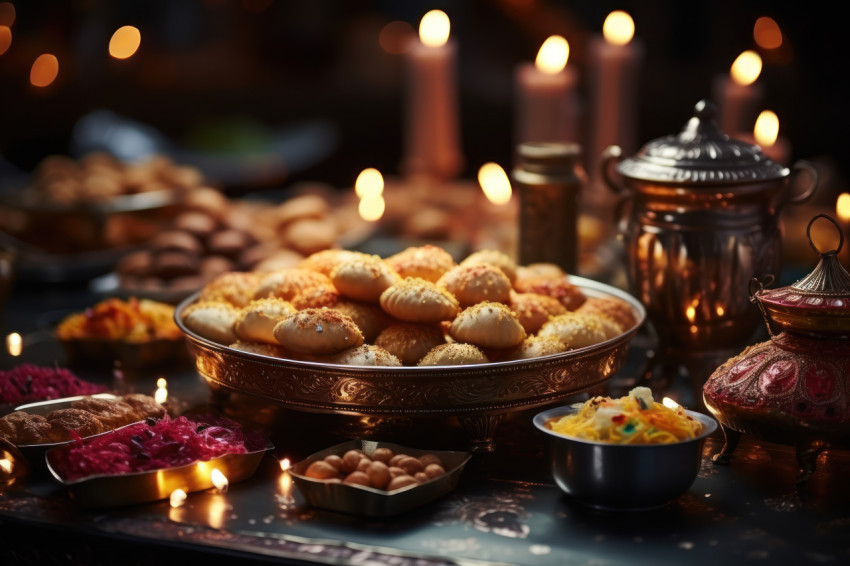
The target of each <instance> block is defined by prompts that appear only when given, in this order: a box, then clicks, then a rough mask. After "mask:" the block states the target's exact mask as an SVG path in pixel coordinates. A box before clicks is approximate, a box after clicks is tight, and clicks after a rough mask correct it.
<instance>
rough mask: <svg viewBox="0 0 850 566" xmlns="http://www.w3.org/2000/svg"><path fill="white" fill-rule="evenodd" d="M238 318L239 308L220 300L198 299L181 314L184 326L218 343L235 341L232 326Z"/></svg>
mask: <svg viewBox="0 0 850 566" xmlns="http://www.w3.org/2000/svg"><path fill="white" fill-rule="evenodd" d="M238 318H239V309H237V308H236V307H234V306H233V305H231V304H230V303H225V302H222V301H199V302H197V303H194V304H192V305H189V306H188V307H186V309H185V310H184V311H183V314H182V320H183V324H185V325H186V328H188V329H189V330H191V331H192V332H194V333H195V334H197V335H199V336H202V337H204V338H207V339H208V340H212V341H213V342H217V343H219V344H232V343H233V342H236V340H237V339H238V337H237V336H236V333H235V332H234V330H233V328H234V326H235V324H236V321H237V319H238Z"/></svg>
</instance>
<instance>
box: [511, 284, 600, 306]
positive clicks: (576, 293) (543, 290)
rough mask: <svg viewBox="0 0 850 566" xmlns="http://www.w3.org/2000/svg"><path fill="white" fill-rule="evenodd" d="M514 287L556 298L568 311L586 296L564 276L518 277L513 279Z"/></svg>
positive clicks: (522, 291) (520, 291)
mask: <svg viewBox="0 0 850 566" xmlns="http://www.w3.org/2000/svg"><path fill="white" fill-rule="evenodd" d="M514 289H515V290H516V291H517V292H518V293H537V294H539V295H546V296H548V297H552V298H555V299H558V301H559V302H560V303H561V304H562V305H564V307H566V309H567V310H568V311H574V310H576V309H577V308H579V307H580V306H581V305H582V303H583V302H584V301H585V298H586V297H585V296H584V293H582V292H581V289H579V288H578V287H576V286H575V285H573V284H572V283H570V282H569V281H568V280H567V277H566V276H563V277H559V278H551V277H542V276H532V277H519V278H517V280H516V281H514Z"/></svg>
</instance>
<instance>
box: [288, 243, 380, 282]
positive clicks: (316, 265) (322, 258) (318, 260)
mask: <svg viewBox="0 0 850 566" xmlns="http://www.w3.org/2000/svg"><path fill="white" fill-rule="evenodd" d="M363 256H367V254H364V253H361V252H353V251H349V250H336V249H330V250H322V251H320V252H316V253H314V254H312V255H309V256H307V257H305V258H304V259H303V260H301V263H299V264H298V267H299V268H300V269H309V270H310V271H318V272H319V273H321V274H323V275H327V276H328V277H330V276H331V273H332V272H333V270H334V268H335V267H336V266H338V265H339V264H341V263H344V262H346V261H350V260H353V259H358V258H361V257H363ZM367 257H368V256H367Z"/></svg>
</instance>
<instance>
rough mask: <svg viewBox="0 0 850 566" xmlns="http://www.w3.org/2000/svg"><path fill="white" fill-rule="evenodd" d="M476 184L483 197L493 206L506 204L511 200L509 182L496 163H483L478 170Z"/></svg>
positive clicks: (503, 171)
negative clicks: (482, 192)
mask: <svg viewBox="0 0 850 566" xmlns="http://www.w3.org/2000/svg"><path fill="white" fill-rule="evenodd" d="M478 183H479V184H480V185H481V189H482V190H483V191H484V196H486V197H487V200H489V201H490V202H492V203H493V204H507V203H508V202H509V201H510V200H511V181H510V179H508V175H507V174H506V173H505V170H504V169H502V168H501V167H500V166H499V165H498V164H497V163H485V164H484V165H482V166H481V168H480V169H479V170H478Z"/></svg>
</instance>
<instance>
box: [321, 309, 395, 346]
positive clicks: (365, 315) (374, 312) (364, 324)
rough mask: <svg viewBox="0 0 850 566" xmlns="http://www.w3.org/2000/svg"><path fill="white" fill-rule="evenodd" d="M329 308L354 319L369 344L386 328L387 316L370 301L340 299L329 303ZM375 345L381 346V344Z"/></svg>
mask: <svg viewBox="0 0 850 566" xmlns="http://www.w3.org/2000/svg"><path fill="white" fill-rule="evenodd" d="M330 308H332V309H334V310H337V311H339V312H341V313H342V314H344V315H346V316H350V317H351V320H353V321H354V323H355V324H356V325H357V327H358V328H359V329H360V331H361V332H362V333H363V339H364V340H365V341H366V342H367V343H370V344H372V343H375V339H376V338H377V336H378V334H380V332H381V331H382V330H384V328H386V326H387V323H388V322H389V317H387V315H386V313H384V311H383V310H382V309H381V307H380V306H378V305H374V304H370V303H361V302H359V301H351V300H348V299H340V300H338V301H336V302H335V303H334V304H333V305H331V306H330ZM377 345H378V346H381V344H377ZM381 347H383V346H381ZM393 353H394V352H393Z"/></svg>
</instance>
